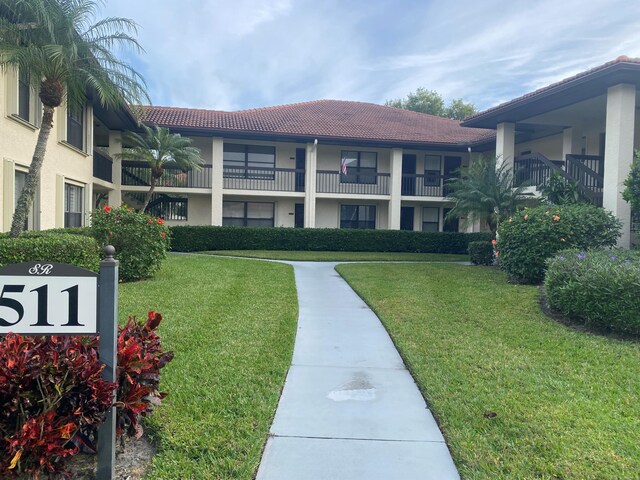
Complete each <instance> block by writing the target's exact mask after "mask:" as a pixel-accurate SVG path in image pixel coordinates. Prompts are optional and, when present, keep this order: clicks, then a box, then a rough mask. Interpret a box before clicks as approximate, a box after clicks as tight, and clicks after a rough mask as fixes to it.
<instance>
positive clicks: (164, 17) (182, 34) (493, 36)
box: [106, 0, 640, 109]
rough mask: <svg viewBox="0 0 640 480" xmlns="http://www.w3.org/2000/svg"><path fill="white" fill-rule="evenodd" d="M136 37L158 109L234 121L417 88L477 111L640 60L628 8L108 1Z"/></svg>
mask: <svg viewBox="0 0 640 480" xmlns="http://www.w3.org/2000/svg"><path fill="white" fill-rule="evenodd" d="M106 13H108V14H113V15H121V16H127V17H132V18H133V19H134V20H136V21H137V22H138V23H139V24H140V25H141V27H142V28H141V32H140V40H141V42H142V43H143V45H144V47H145V48H146V50H147V53H146V55H145V56H144V57H143V59H142V62H143V63H142V66H143V70H144V72H145V76H146V78H147V81H148V82H149V84H150V86H151V88H150V90H151V96H152V99H153V101H154V103H156V104H165V105H166V104H168V105H176V106H191V107H201V108H218V109H240V108H254V107H259V106H265V105H275V104H282V103H289V102H295V101H306V100H313V99H318V98H337V99H351V100H359V101H372V102H383V101H384V100H385V99H387V98H395V97H402V96H404V95H406V94H407V93H408V92H409V91H412V90H415V89H416V88H417V87H426V88H429V89H434V90H437V91H439V92H440V93H442V94H443V95H444V96H445V98H448V99H451V98H458V97H462V98H464V99H465V100H467V101H472V102H474V103H475V104H476V105H478V106H479V107H481V108H485V107H488V106H491V105H492V104H494V103H496V102H498V101H500V100H504V99H509V98H512V97H514V96H517V95H521V94H523V93H526V92H527V91H530V90H532V89H535V88H539V87H541V86H544V85H546V84H548V83H551V82H554V81H557V80H560V79H562V78H564V77H566V76H569V75H572V74H575V73H577V72H580V71H582V70H584V69H586V68H589V67H593V66H596V65H599V64H601V63H604V62H605V61H609V60H612V59H614V58H616V57H617V56H618V55H621V54H626V55H629V56H640V29H639V28H638V24H637V22H636V20H635V19H636V18H640V2H628V1H625V0H608V1H607V0H592V1H590V2H583V1H577V0H564V1H563V2H558V1H557V0H543V1H536V2H530V1H521V0H519V1H512V2H509V3H507V2H504V1H502V0H485V1H483V2H474V1H471V0H465V1H456V2H445V1H433V2H413V1H410V0H406V1H404V2H393V1H391V0H378V1H376V2H373V1H371V0H370V1H369V2H365V1H364V0H361V1H357V0H350V1H347V2H344V1H340V0H327V1H324V2H314V1H312V0H272V1H269V2H266V1H263V0H235V1H233V2H232V1H228V0H217V1H213V0H186V1H182V2H180V3H178V2H160V1H158V0H155V1H151V0H138V1H136V2H131V1H129V0H111V1H110V3H109V5H108V10H107V12H106Z"/></svg>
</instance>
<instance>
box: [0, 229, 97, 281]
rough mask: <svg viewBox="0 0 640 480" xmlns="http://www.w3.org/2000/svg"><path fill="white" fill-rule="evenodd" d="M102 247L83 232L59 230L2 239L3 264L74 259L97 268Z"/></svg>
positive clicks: (1, 260) (93, 268)
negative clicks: (81, 233)
mask: <svg viewBox="0 0 640 480" xmlns="http://www.w3.org/2000/svg"><path fill="white" fill-rule="evenodd" d="M100 253H101V251H100V247H99V246H98V242H96V240H95V239H93V238H90V237H85V236H83V235H71V234H55V235H41V236H38V237H19V238H3V239H0V265H3V266H4V265H8V264H10V263H22V262H39V261H48V262H56V263H70V264H72V265H76V266H78V267H82V268H86V269H88V270H92V271H94V272H97V271H98V269H99V264H100Z"/></svg>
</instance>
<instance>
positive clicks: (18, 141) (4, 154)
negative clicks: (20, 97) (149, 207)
mask: <svg viewBox="0 0 640 480" xmlns="http://www.w3.org/2000/svg"><path fill="white" fill-rule="evenodd" d="M16 91H17V83H16V76H15V73H12V72H10V71H7V72H4V73H0V92H1V93H0V132H1V133H0V160H1V161H2V163H3V167H2V168H0V172H1V173H0V175H2V178H0V185H2V186H3V194H2V196H1V198H0V201H1V202H2V207H1V208H0V216H1V217H0V224H1V225H2V231H7V230H8V229H9V228H10V226H11V220H12V217H13V211H14V207H15V206H14V203H15V200H14V189H13V188H14V187H13V186H14V179H13V178H12V177H13V175H14V173H13V172H14V171H15V169H16V168H18V169H21V168H28V167H29V165H30V164H31V157H32V156H33V152H34V149H35V145H36V141H37V136H38V129H37V128H36V127H35V125H32V124H30V123H28V122H25V121H22V120H21V119H17V118H16V117H15V116H13V114H14V113H16V111H17V101H16ZM35 98H37V96H36V95H35V92H32V99H35ZM65 112H66V110H65V107H64V106H63V107H60V108H59V109H58V111H57V112H56V115H55V116H54V125H53V129H52V131H51V134H50V136H49V140H48V142H47V150H46V154H45V159H44V163H43V166H42V171H41V179H42V180H41V184H40V189H39V193H38V197H39V201H38V204H37V205H36V207H35V210H36V217H38V218H37V219H36V225H37V226H38V225H39V228H40V229H48V228H55V227H62V226H64V182H65V181H70V182H71V183H75V184H78V185H81V186H83V187H85V189H84V196H85V222H87V221H88V217H89V211H90V208H91V205H92V182H93V159H92V157H91V156H90V155H88V154H85V153H83V152H80V151H78V150H76V149H75V148H73V147H70V146H68V145H66V144H64V143H63V142H61V141H60V140H61V139H62V138H63V137H64V135H65V133H66V132H64V125H62V124H63V123H64V121H63V120H62V119H64V118H65ZM85 117H86V118H85V126H86V128H87V129H88V130H87V132H86V133H87V135H86V138H85V145H87V146H88V150H89V151H90V148H91V146H92V145H93V141H92V138H91V125H92V123H93V122H92V121H89V120H90V117H91V111H90V109H88V110H87V113H86V116H85ZM61 186H62V191H60V189H61Z"/></svg>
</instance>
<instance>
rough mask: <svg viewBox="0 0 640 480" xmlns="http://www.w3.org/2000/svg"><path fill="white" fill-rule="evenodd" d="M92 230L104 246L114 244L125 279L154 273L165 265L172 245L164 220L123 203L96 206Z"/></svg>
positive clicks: (141, 277)
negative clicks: (118, 206)
mask: <svg viewBox="0 0 640 480" xmlns="http://www.w3.org/2000/svg"><path fill="white" fill-rule="evenodd" d="M91 231H92V233H93V236H94V238H95V239H96V240H98V242H99V243H100V245H101V246H105V245H108V244H110V245H113V246H114V247H115V249H116V255H115V256H116V258H117V259H118V260H120V269H119V273H120V278H121V279H122V280H124V281H130V280H140V279H143V278H149V277H152V276H153V275H154V274H155V273H156V272H157V271H158V270H159V269H160V267H161V266H162V261H163V260H164V259H165V258H166V257H167V249H168V248H169V229H168V228H167V226H166V225H165V224H164V220H162V219H160V218H154V217H152V216H150V215H146V214H144V213H139V212H136V211H134V210H133V209H130V208H127V207H126V206H124V205H123V206H121V207H120V208H113V209H112V208H111V207H109V206H104V207H103V208H102V209H100V210H95V211H94V212H93V216H92V225H91Z"/></svg>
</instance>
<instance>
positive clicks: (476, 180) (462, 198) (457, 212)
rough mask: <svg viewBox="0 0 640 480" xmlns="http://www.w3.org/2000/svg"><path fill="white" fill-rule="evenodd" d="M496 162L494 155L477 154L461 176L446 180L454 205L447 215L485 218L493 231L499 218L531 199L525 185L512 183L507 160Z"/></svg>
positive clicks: (449, 195) (483, 219)
mask: <svg viewBox="0 0 640 480" xmlns="http://www.w3.org/2000/svg"><path fill="white" fill-rule="evenodd" d="M496 163H497V162H496V158H495V157H480V158H479V159H477V160H476V161H474V162H473V163H472V164H471V165H470V167H469V169H468V170H467V172H465V173H464V174H463V175H462V176H461V177H460V178H455V179H453V180H450V181H449V182H448V186H449V193H448V195H447V196H448V198H450V199H452V200H455V202H456V205H455V207H454V208H453V209H452V210H451V211H449V213H448V214H447V218H460V217H466V218H468V219H470V220H472V221H473V220H481V221H485V222H486V223H487V225H488V226H489V228H490V229H491V231H492V232H493V233H494V235H495V233H496V231H497V229H498V225H499V223H500V220H502V219H504V218H506V217H508V216H509V215H512V214H513V213H514V212H515V211H516V210H517V209H518V208H519V207H520V206H522V205H523V204H524V203H525V202H526V200H527V199H530V196H529V195H526V194H525V193H524V191H525V189H526V188H527V185H521V186H519V187H516V188H514V187H513V173H512V171H511V169H510V168H509V166H508V165H507V164H506V162H502V163H501V164H499V165H496Z"/></svg>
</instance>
